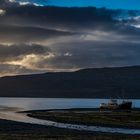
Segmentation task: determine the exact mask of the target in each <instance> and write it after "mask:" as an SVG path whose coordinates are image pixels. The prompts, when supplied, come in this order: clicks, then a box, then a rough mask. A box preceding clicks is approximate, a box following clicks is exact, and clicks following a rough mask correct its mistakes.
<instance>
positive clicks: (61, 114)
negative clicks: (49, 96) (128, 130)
mask: <svg viewBox="0 0 140 140" xmlns="http://www.w3.org/2000/svg"><path fill="white" fill-rule="evenodd" d="M28 116H30V117H35V118H39V119H44V120H52V121H58V122H63V123H74V124H86V125H95V124H96V125H103V126H104V125H107V126H116V127H132V128H133V127H134V128H140V112H139V111H132V112H88V113H85V112H84V111H34V112H32V113H29V114H28Z"/></svg>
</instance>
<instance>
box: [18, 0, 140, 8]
mask: <svg viewBox="0 0 140 140" xmlns="http://www.w3.org/2000/svg"><path fill="white" fill-rule="evenodd" d="M20 1H21V0H20ZM23 1H27V0H23ZM30 2H34V3H38V4H41V5H55V6H64V7H71V6H74V7H76V6H79V7H86V6H95V7H107V8H110V9H133V10H136V9H139V10H140V1H139V0H30Z"/></svg>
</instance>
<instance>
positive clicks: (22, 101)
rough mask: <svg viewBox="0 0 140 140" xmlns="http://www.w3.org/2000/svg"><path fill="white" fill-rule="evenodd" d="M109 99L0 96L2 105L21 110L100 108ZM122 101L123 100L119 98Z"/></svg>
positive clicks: (138, 104) (135, 104)
mask: <svg viewBox="0 0 140 140" xmlns="http://www.w3.org/2000/svg"><path fill="white" fill-rule="evenodd" d="M108 101H109V99H73V98H72V99H67V98H0V106H1V107H2V106H5V107H15V108H16V107H17V108H20V109H21V110H39V109H67V108H98V107H99V105H100V103H107V102H108ZM118 101H121V100H118ZM132 102H133V107H137V108H140V100H138V99H133V100H132Z"/></svg>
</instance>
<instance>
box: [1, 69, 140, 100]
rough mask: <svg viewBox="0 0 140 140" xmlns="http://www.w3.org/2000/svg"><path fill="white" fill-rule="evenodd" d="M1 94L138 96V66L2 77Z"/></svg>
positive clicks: (139, 86) (81, 96)
mask: <svg viewBox="0 0 140 140" xmlns="http://www.w3.org/2000/svg"><path fill="white" fill-rule="evenodd" d="M122 91H123V92H122ZM0 96H5V97H51V98H62V97H64V98H110V97H117V98H118V97H124V98H140V66H134V67H122V68H95V69H94V68H93V69H92V68H91V69H83V70H79V71H76V72H57V73H45V74H36V75H22V76H12V77H2V78H0Z"/></svg>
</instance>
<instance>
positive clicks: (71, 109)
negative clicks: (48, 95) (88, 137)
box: [19, 108, 140, 129]
mask: <svg viewBox="0 0 140 140" xmlns="http://www.w3.org/2000/svg"><path fill="white" fill-rule="evenodd" d="M74 111H75V112H81V111H83V112H84V111H86V112H88V111H89V112H93V113H99V109H98V108H70V109H47V110H29V111H22V112H19V113H27V116H29V117H32V118H37V119H40V120H49V121H55V122H60V123H70V124H77V125H86V126H97V127H110V128H124V129H140V126H125V125H124V124H122V125H119V124H103V123H97V122H94V123H87V122H76V121H73V120H72V121H67V120H63V121H60V120H57V118H53V116H52V117H51V118H47V119H43V118H40V117H36V116H34V115H32V114H36V113H47V112H48V113H51V112H52V113H57V112H64V113H65V112H66V113H67V112H68V113H70V112H72V113H73V112H74ZM132 111H136V112H137V111H138V112H140V108H134V109H133V110H132ZM117 112H118V111H116V113H117ZM101 113H102V112H101ZM105 113H111V111H109V112H105ZM121 113H123V112H121ZM131 113H133V112H131ZM87 114H88V113H87Z"/></svg>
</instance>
